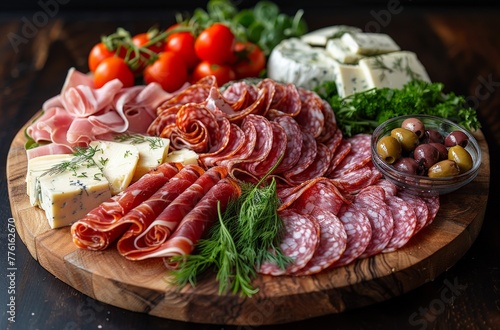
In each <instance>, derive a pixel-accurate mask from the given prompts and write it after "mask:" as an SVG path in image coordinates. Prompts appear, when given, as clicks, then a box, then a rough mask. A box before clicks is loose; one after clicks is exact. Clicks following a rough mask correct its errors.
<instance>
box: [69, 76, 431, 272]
mask: <svg viewBox="0 0 500 330" xmlns="http://www.w3.org/2000/svg"><path fill="white" fill-rule="evenodd" d="M224 87H225V88H219V87H218V86H217V83H216V81H215V79H214V78H213V77H206V78H203V79H201V80H200V81H199V82H198V83H196V84H193V85H191V86H189V87H187V88H186V89H184V90H183V91H181V92H179V93H178V94H176V95H175V96H173V97H171V98H170V99H168V100H167V101H165V102H164V103H163V104H162V105H161V106H159V107H158V109H157V117H156V119H155V120H154V121H153V122H152V123H151V125H150V126H149V128H148V134H149V135H153V136H159V137H162V138H168V139H169V140H170V148H171V149H172V150H180V149H185V148H188V149H191V150H193V151H195V152H196V153H197V154H198V155H199V164H198V165H184V166H182V165H180V164H178V163H165V164H162V165H160V166H159V167H158V168H157V169H155V170H153V171H151V172H149V173H148V174H146V175H145V176H144V177H142V178H141V179H140V180H138V181H137V182H135V183H134V184H132V185H130V186H129V187H128V188H127V189H125V190H124V191H123V192H121V193H120V194H119V195H116V196H114V197H112V198H111V199H110V200H109V201H106V202H103V203H102V204H101V205H99V206H98V207H97V208H95V209H94V210H92V211H91V212H89V213H88V215H87V216H86V217H84V218H83V219H81V220H79V221H77V222H76V223H74V224H73V225H72V228H71V232H72V235H73V240H74V242H75V243H76V244H77V245H78V246H79V247H81V248H86V249H91V250H102V249H105V248H107V247H108V246H109V245H110V244H112V243H114V242H116V246H117V249H118V251H119V252H120V254H122V255H123V256H125V257H126V258H128V259H131V260H141V259H146V258H152V257H162V258H166V259H165V260H166V261H168V258H169V257H171V256H177V255H185V254H189V253H191V252H192V251H193V249H194V248H195V244H196V242H197V241H198V240H199V239H200V238H202V237H203V235H204V234H205V233H206V229H207V228H208V227H210V225H211V224H212V223H214V221H216V219H217V204H218V203H220V206H221V209H222V210H224V208H225V207H226V205H227V204H228V203H229V201H230V199H232V198H237V197H238V196H240V194H241V190H240V188H239V185H238V182H241V181H248V182H253V183H255V182H257V181H259V180H260V179H261V178H262V177H263V176H265V175H269V177H272V178H275V179H276V181H277V182H278V188H277V194H278V197H279V199H280V205H279V208H278V209H277V212H278V214H279V217H280V219H281V221H282V222H283V224H284V237H283V238H282V241H281V245H280V248H281V249H282V251H283V253H284V254H285V255H286V256H288V257H291V260H292V262H291V263H289V264H288V265H287V266H286V268H280V267H279V266H277V265H275V264H273V263H271V262H266V263H263V264H262V265H260V267H259V268H258V270H257V271H258V272H259V273H262V274H268V275H274V276H278V275H293V276H300V275H311V274H316V273H318V272H321V271H322V270H324V269H328V268H334V267H340V266H344V265H347V264H349V263H351V262H353V261H355V260H357V259H359V258H366V257H370V256H373V255H375V254H378V253H385V252H391V251H395V250H397V249H399V248H401V247H402V246H404V245H405V244H406V243H407V242H408V241H409V240H410V239H411V237H412V236H414V235H415V234H416V233H418V232H419V231H420V230H422V228H424V227H425V226H427V225H428V224H430V223H431V222H432V221H433V219H434V217H435V216H436V213H437V210H438V209H439V197H438V196H434V197H425V198H423V197H418V196H415V195H412V194H409V193H407V192H405V191H401V190H399V189H398V188H397V187H396V186H395V185H393V184H391V183H390V182H388V181H386V180H385V179H383V178H382V175H381V173H380V172H379V171H378V170H377V169H376V168H375V167H374V166H373V164H372V162H371V151H370V139H371V136H370V135H368V134H358V135H355V136H352V137H349V138H345V137H343V134H342V132H341V130H340V129H338V128H337V125H336V122H335V115H334V113H333V111H332V109H331V108H330V106H329V105H328V103H326V102H324V101H323V100H322V99H321V98H320V97H319V96H318V95H317V94H315V93H314V92H311V91H308V90H306V89H303V88H300V87H296V86H294V85H293V84H283V83H278V82H275V81H273V80H271V79H264V80H260V81H259V82H257V83H256V84H253V83H249V82H246V81H239V82H235V83H232V84H230V85H228V86H224Z"/></svg>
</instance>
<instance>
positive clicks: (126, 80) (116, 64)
mask: <svg viewBox="0 0 500 330" xmlns="http://www.w3.org/2000/svg"><path fill="white" fill-rule="evenodd" d="M113 79H119V80H120V81H121V82H122V83H123V87H131V86H133V85H134V74H133V73H132V71H131V70H130V68H129V67H128V65H127V63H125V60H124V59H123V58H120V57H117V56H113V57H108V58H105V59H104V60H102V62H101V63H99V65H98V66H97V68H96V69H95V71H94V85H95V87H96V88H100V87H102V86H103V85H104V84H106V83H107V82H108V81H111V80H113Z"/></svg>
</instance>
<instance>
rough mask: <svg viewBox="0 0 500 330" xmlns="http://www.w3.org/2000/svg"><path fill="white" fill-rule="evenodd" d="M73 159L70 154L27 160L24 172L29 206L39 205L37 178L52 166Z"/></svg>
mask: <svg viewBox="0 0 500 330" xmlns="http://www.w3.org/2000/svg"><path fill="white" fill-rule="evenodd" d="M71 158H73V155H71V154H57V155H44V156H39V157H35V158H32V159H29V160H28V166H27V171H26V193H27V194H28V196H29V198H30V204H31V205H33V206H39V205H40V199H39V191H38V189H37V187H39V186H38V185H37V180H38V178H39V177H40V176H41V175H42V174H43V173H45V172H47V171H48V170H49V169H51V168H52V167H53V166H55V165H57V164H60V163H62V162H64V161H69V160H70V159H71Z"/></svg>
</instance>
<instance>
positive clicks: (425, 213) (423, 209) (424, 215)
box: [396, 190, 430, 235]
mask: <svg viewBox="0 0 500 330" xmlns="http://www.w3.org/2000/svg"><path fill="white" fill-rule="evenodd" d="M396 196H398V197H400V198H402V199H403V200H404V201H405V202H407V203H409V204H410V205H412V207H413V210H414V211H415V215H416V216H417V224H416V225H415V232H414V234H413V235H415V234H416V233H418V232H419V231H420V230H421V229H422V228H424V227H425V225H426V223H427V221H428V220H429V216H430V215H429V207H428V206H427V203H426V202H425V201H424V200H423V199H422V198H420V197H419V196H416V195H413V194H410V193H408V192H406V191H405V190H399V191H398V192H397V194H396Z"/></svg>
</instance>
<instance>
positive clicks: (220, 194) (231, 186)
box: [125, 178, 241, 267]
mask: <svg viewBox="0 0 500 330" xmlns="http://www.w3.org/2000/svg"><path fill="white" fill-rule="evenodd" d="M240 195H241V190H240V187H239V185H238V184H237V183H236V181H234V180H232V179H230V178H224V179H221V180H220V181H219V182H218V183H217V184H216V185H215V186H213V187H212V188H211V189H210V190H209V191H208V192H207V193H206V194H205V195H204V196H203V198H202V199H201V200H200V201H199V202H198V203H197V204H196V206H195V207H194V208H193V209H192V210H191V211H190V212H189V213H188V214H186V216H184V218H183V219H182V222H181V223H180V224H179V226H178V227H177V229H176V230H175V232H174V233H173V234H172V236H171V237H170V238H169V239H168V240H167V241H166V242H164V243H163V244H162V245H160V246H158V248H157V249H154V250H151V251H137V252H134V253H128V254H127V255H126V256H125V257H126V258H128V259H131V260H143V259H147V258H156V257H163V258H165V259H164V261H165V264H166V265H167V266H169V267H175V265H176V264H175V263H172V262H171V261H170V257H173V256H178V255H186V254H189V253H191V252H193V250H194V247H195V244H196V243H197V242H198V240H199V239H200V238H201V237H202V236H203V234H204V233H205V231H206V229H207V228H208V227H209V226H210V225H212V224H213V223H214V222H215V221H217V218H218V205H220V211H221V212H224V211H225V209H226V207H227V204H228V203H229V201H230V200H231V199H235V198H238V197H239V196H240Z"/></svg>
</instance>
